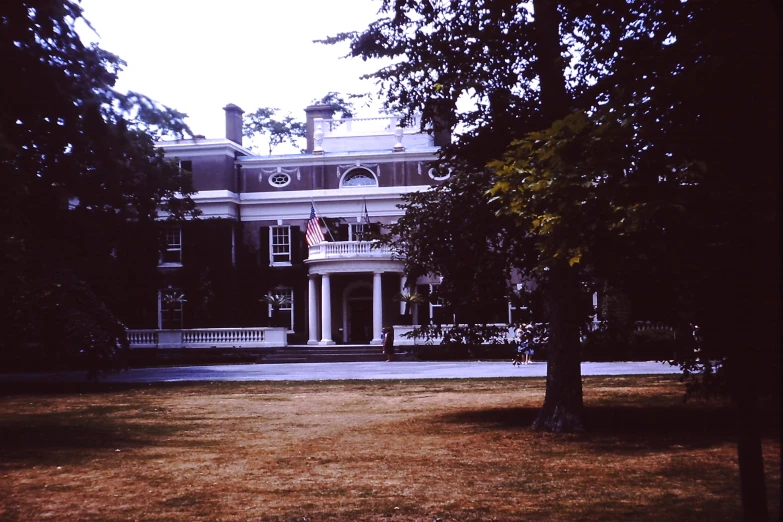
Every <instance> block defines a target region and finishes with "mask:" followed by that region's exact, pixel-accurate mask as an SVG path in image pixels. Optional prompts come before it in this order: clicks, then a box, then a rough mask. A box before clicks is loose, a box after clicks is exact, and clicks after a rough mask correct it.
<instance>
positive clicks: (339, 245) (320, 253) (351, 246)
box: [308, 241, 394, 259]
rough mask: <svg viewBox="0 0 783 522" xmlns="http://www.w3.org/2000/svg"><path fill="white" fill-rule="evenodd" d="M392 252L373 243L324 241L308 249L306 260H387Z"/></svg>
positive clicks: (386, 247)
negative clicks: (359, 258) (360, 258)
mask: <svg viewBox="0 0 783 522" xmlns="http://www.w3.org/2000/svg"><path fill="white" fill-rule="evenodd" d="M393 253H394V251H393V250H392V249H391V248H390V247H389V246H388V245H378V244H377V243H375V242H373V241H335V242H328V241H324V242H323V243H319V244H317V245H313V246H311V247H310V250H309V255H308V259H336V258H357V257H363V258H382V259H389V258H390V257H391V256H392V255H393Z"/></svg>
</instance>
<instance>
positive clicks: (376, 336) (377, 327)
mask: <svg viewBox="0 0 783 522" xmlns="http://www.w3.org/2000/svg"><path fill="white" fill-rule="evenodd" d="M382 326H383V292H382V291H381V273H380V272H373V274H372V341H370V344H381V327H382Z"/></svg>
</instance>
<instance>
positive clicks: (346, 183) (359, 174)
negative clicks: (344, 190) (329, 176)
mask: <svg viewBox="0 0 783 522" xmlns="http://www.w3.org/2000/svg"><path fill="white" fill-rule="evenodd" d="M340 186H341V187H377V186H378V180H377V179H375V175H374V174H373V173H372V172H370V171H369V170H367V169H352V170H349V171H348V172H346V173H345V176H343V179H342V182H341V183H340Z"/></svg>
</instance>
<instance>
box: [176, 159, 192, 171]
mask: <svg viewBox="0 0 783 522" xmlns="http://www.w3.org/2000/svg"><path fill="white" fill-rule="evenodd" d="M179 170H180V171H181V172H189V173H192V172H193V162H192V161H190V160H187V161H180V162H179Z"/></svg>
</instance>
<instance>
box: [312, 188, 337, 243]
mask: <svg viewBox="0 0 783 522" xmlns="http://www.w3.org/2000/svg"><path fill="white" fill-rule="evenodd" d="M310 204H311V205H312V206H313V208H314V209H315V214H316V215H317V216H318V218H319V219H321V222H322V223H323V224H324V226H325V227H326V231H327V232H329V237H330V238H332V243H335V240H334V236H333V235H332V230H331V229H330V228H329V225H327V224H326V221H324V220H323V218H321V213H320V212H318V207H316V206H315V200H313V198H310Z"/></svg>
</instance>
